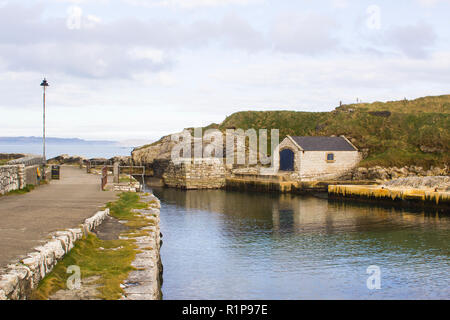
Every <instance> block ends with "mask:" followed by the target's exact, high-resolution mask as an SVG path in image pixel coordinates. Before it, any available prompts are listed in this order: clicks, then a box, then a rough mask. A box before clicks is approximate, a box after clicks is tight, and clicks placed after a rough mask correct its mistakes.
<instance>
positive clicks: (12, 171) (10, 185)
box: [0, 165, 25, 195]
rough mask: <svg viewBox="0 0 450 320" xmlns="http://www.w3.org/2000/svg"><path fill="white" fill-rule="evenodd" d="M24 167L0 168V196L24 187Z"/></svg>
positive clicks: (10, 166) (9, 166)
mask: <svg viewBox="0 0 450 320" xmlns="http://www.w3.org/2000/svg"><path fill="white" fill-rule="evenodd" d="M24 168H25V166H24V165H6V166H0V194H1V195H4V194H6V193H8V192H11V191H14V190H18V189H22V188H23V187H24V186H25V177H24Z"/></svg>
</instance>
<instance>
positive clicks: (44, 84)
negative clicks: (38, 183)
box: [41, 78, 48, 166]
mask: <svg viewBox="0 0 450 320" xmlns="http://www.w3.org/2000/svg"><path fill="white" fill-rule="evenodd" d="M41 87H42V88H43V89H44V95H43V102H44V114H43V123H44V126H43V135H42V142H43V152H42V156H43V157H44V166H45V164H46V163H47V158H46V157H45V88H46V87H48V82H47V79H45V78H44V80H42V83H41Z"/></svg>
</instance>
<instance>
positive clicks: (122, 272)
mask: <svg viewBox="0 0 450 320" xmlns="http://www.w3.org/2000/svg"><path fill="white" fill-rule="evenodd" d="M106 207H108V208H109V209H110V215H111V216H113V217H115V218H117V219H120V220H128V222H127V223H126V225H127V226H128V227H129V229H128V230H127V231H125V232H123V233H122V235H129V236H131V235H146V234H147V233H146V232H143V231H141V230H139V229H140V228H142V227H145V226H148V225H151V223H149V221H147V220H146V219H143V218H142V217H141V216H139V215H138V214H137V213H135V212H133V211H132V210H133V209H146V208H147V207H148V204H147V203H142V202H140V198H139V195H138V194H137V193H132V192H124V193H121V194H120V195H119V199H118V200H117V201H114V202H109V203H108V204H107V206H106ZM100 247H103V248H104V249H105V250H100ZM119 247H121V248H120V249H118V250H110V249H112V248H119ZM137 252H138V250H137V246H136V245H135V241H134V240H133V239H126V240H100V239H98V238H97V236H96V235H95V234H92V233H91V234H89V235H88V237H87V238H83V239H82V240H79V241H77V243H76V245H75V247H74V248H73V249H72V250H71V251H70V252H69V253H68V254H67V255H66V256H65V257H64V258H63V259H62V260H61V261H60V262H58V264H57V265H56V266H55V268H54V269H53V271H52V272H51V273H50V274H48V275H47V276H46V277H45V278H44V279H43V280H42V281H41V283H40V284H39V286H38V288H37V289H36V290H35V291H34V292H33V294H32V299H38V300H46V299H48V298H49V296H51V295H52V294H53V293H55V292H57V291H58V290H61V289H66V281H67V279H68V277H69V276H70V274H67V273H66V270H67V268H68V267H69V266H70V265H77V266H79V267H80V269H81V276H82V278H87V277H91V276H100V280H99V281H98V285H99V288H98V290H99V296H98V297H99V298H101V299H105V300H115V299H119V298H120V297H121V295H122V294H123V290H122V289H121V288H120V284H121V283H122V282H123V281H125V280H126V279H127V277H128V274H129V272H130V271H132V270H134V268H133V267H132V266H131V263H132V262H133V260H134V259H135V256H136V253H137Z"/></svg>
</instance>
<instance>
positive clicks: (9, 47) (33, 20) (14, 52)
mask: <svg viewBox="0 0 450 320" xmlns="http://www.w3.org/2000/svg"><path fill="white" fill-rule="evenodd" d="M43 12H44V10H43V7H41V6H34V7H21V6H17V5H7V6H6V7H4V8H0V27H1V28H3V29H8V32H3V33H1V34H0V59H1V60H3V62H4V65H5V66H6V69H7V70H9V71H22V70H29V71H39V72H41V71H44V70H46V72H50V71H52V72H63V73H67V74H70V75H74V76H77V77H94V78H107V77H130V76H132V74H133V73H135V72H137V71H140V72H160V71H162V70H170V69H171V68H172V66H173V64H174V61H173V60H172V57H173V55H171V54H169V53H170V52H174V51H176V50H180V49H186V48H187V49H198V48H201V47H206V46H209V45H212V44H217V45H219V46H222V47H224V48H227V49H239V50H246V51H256V50H261V49H263V48H264V47H265V40H264V37H263V35H262V34H261V33H260V32H258V31H257V30H255V29H254V28H253V27H252V26H251V25H250V24H249V23H248V22H247V21H246V20H244V19H242V18H240V17H239V16H238V15H235V14H230V15H227V16H225V17H223V18H222V19H220V20H218V21H212V20H206V19H199V20H196V21H194V22H190V23H183V22H181V21H177V20H162V19H160V20H151V21H143V20H138V19H135V18H128V19H121V20H116V21H112V22H108V23H106V22H102V19H101V18H100V17H97V16H94V15H90V14H89V13H85V12H83V10H82V9H81V8H79V7H76V6H75V7H71V10H69V12H68V13H69V18H70V19H73V20H71V21H70V23H68V21H67V20H66V19H63V18H52V19H50V18H47V19H45V20H44V19H42V16H43ZM71 14H72V15H75V16H70V15H71ZM77 19H79V20H77Z"/></svg>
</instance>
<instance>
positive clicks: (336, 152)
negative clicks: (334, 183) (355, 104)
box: [273, 136, 361, 179]
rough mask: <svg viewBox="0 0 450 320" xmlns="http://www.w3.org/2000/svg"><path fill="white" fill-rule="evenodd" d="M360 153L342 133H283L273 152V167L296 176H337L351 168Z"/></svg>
mask: <svg viewBox="0 0 450 320" xmlns="http://www.w3.org/2000/svg"><path fill="white" fill-rule="evenodd" d="M360 160H361V155H360V153H359V152H358V149H357V148H356V147H355V146H354V145H353V144H352V143H351V142H350V141H349V140H348V139H347V138H346V137H344V136H340V137H293V136H287V137H286V138H285V139H284V140H283V141H282V142H281V143H280V144H279V145H278V147H277V149H276V150H275V152H274V159H273V163H274V165H275V169H276V171H278V172H281V173H283V172H284V173H290V174H291V176H296V177H297V178H300V179H308V178H310V179H317V178H328V179H332V178H335V177H338V176H340V175H342V174H344V173H345V172H347V171H349V170H351V169H353V168H355V167H356V166H357V165H358V163H359V161H360Z"/></svg>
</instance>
